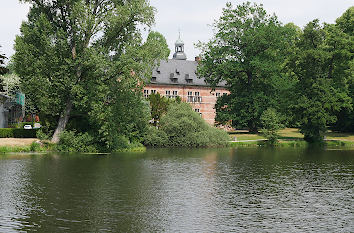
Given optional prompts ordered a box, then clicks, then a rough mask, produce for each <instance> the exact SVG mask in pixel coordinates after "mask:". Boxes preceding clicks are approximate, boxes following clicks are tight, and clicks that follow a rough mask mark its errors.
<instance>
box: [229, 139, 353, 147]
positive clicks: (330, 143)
mask: <svg viewBox="0 0 354 233" xmlns="http://www.w3.org/2000/svg"><path fill="white" fill-rule="evenodd" d="M230 146H231V147H264V146H267V145H266V141H237V142H230ZM308 146H310V144H309V143H307V142H305V141H304V140H301V139H300V140H286V141H285V140H280V141H279V143H278V144H277V145H276V147H283V148H286V147H288V148H291V147H293V148H305V147H308ZM319 146H324V147H326V148H344V149H345V148H348V149H349V148H350V149H351V148H353V149H354V141H341V140H326V141H325V143H324V144H323V145H319Z"/></svg>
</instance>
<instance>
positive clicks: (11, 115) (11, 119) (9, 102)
mask: <svg viewBox="0 0 354 233" xmlns="http://www.w3.org/2000/svg"><path fill="white" fill-rule="evenodd" d="M23 106H24V95H23V94H21V93H18V94H17V95H16V98H11V97H10V96H7V95H5V94H1V93H0V128H6V127H8V124H9V123H15V122H16V119H19V118H20V117H21V116H22V115H23V114H22V109H23Z"/></svg>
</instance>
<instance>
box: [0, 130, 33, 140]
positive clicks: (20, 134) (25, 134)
mask: <svg viewBox="0 0 354 233" xmlns="http://www.w3.org/2000/svg"><path fill="white" fill-rule="evenodd" d="M36 133H37V130H36V129H13V128H2V129H0V138H36V137H37V136H36Z"/></svg>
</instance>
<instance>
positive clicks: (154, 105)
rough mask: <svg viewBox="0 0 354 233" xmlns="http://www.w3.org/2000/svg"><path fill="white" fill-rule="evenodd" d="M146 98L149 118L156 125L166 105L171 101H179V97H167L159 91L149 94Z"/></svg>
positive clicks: (166, 107)
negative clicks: (149, 113)
mask: <svg viewBox="0 0 354 233" xmlns="http://www.w3.org/2000/svg"><path fill="white" fill-rule="evenodd" d="M147 100H148V101H149V102H150V108H151V118H152V120H153V125H154V126H157V125H158V123H159V122H160V119H161V117H162V116H163V115H164V114H166V113H167V109H168V106H169V105H170V104H171V103H174V102H177V103H180V102H181V98H180V97H177V98H176V100H174V99H168V98H166V97H164V96H161V95H160V93H156V94H154V93H152V94H150V95H149V97H148V98H147Z"/></svg>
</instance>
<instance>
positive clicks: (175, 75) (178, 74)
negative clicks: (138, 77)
mask: <svg viewBox="0 0 354 233" xmlns="http://www.w3.org/2000/svg"><path fill="white" fill-rule="evenodd" d="M197 66H198V62H197V61H187V60H176V59H168V60H167V61H165V60H162V61H161V62H160V66H159V67H158V68H156V69H154V70H153V72H152V77H153V78H152V79H151V82H150V83H151V84H167V85H186V86H209V85H208V84H207V83H205V79H204V78H198V77H197V74H196V72H197ZM225 84H226V83H225V82H223V83H220V85H218V86H219V87H225Z"/></svg>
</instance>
